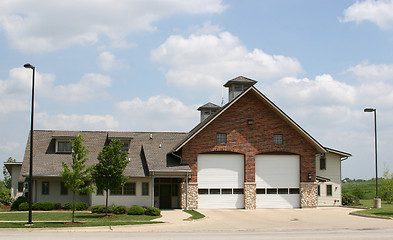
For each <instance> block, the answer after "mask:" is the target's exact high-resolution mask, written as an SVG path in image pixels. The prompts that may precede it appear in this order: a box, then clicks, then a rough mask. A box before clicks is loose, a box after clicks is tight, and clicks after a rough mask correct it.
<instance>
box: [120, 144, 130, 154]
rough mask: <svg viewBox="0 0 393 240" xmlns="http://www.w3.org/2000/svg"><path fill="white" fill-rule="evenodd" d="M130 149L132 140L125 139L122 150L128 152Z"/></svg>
mask: <svg viewBox="0 0 393 240" xmlns="http://www.w3.org/2000/svg"><path fill="white" fill-rule="evenodd" d="M128 149H130V141H124V142H123V147H122V149H121V151H123V152H126V153H128Z"/></svg>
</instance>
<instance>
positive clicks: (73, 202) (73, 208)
mask: <svg viewBox="0 0 393 240" xmlns="http://www.w3.org/2000/svg"><path fill="white" fill-rule="evenodd" d="M72 222H73V223H74V222H75V192H72Z"/></svg>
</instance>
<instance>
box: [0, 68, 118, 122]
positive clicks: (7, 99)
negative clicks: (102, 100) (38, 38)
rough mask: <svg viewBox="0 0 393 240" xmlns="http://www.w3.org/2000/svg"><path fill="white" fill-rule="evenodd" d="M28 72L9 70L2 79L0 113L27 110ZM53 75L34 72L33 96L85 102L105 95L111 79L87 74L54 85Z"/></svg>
mask: <svg viewBox="0 0 393 240" xmlns="http://www.w3.org/2000/svg"><path fill="white" fill-rule="evenodd" d="M31 78H32V73H31V71H29V70H26V69H25V68H13V69H11V70H10V72H9V76H8V78H7V79H5V80H0V113H3V114H5V113H9V112H17V111H25V110H28V109H30V98H31V82H32V79H31ZM55 79H56V78H55V76H54V75H52V74H46V73H40V72H36V81H35V90H36V93H37V94H36V96H40V97H46V98H49V99H51V100H54V101H60V102H63V103H64V102H66V103H76V102H81V101H89V100H92V99H95V98H97V97H102V96H103V95H105V94H106V91H105V89H106V88H107V87H110V86H111V81H112V80H111V78H110V77H108V76H105V75H101V74H94V73H89V74H85V75H84V76H82V78H81V79H80V81H79V82H77V83H70V84H67V85H55Z"/></svg>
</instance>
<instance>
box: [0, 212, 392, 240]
mask: <svg viewBox="0 0 393 240" xmlns="http://www.w3.org/2000/svg"><path fill="white" fill-rule="evenodd" d="M199 211H200V212H202V213H203V214H205V215H206V216H207V217H206V218H205V219H203V220H198V221H191V222H190V221H183V219H186V218H187V217H188V216H189V215H188V214H186V213H184V212H183V211H181V210H172V211H163V212H162V214H163V217H162V218H160V219H158V220H159V221H163V222H165V223H163V224H149V225H134V226H115V227H112V228H111V229H109V227H93V228H59V229H27V230H26V229H25V230H22V229H18V230H9V229H1V230H0V239H12V240H15V239H24V240H25V239H29V240H30V239H39V240H47V239H50V240H52V239H56V240H61V239H67V240H71V239H83V240H89V239H94V240H96V239H157V238H160V239H197V238H198V239H199V240H200V239H201V238H202V239H203V240H208V239H225V240H231V239H393V220H391V219H389V220H387V219H373V218H365V217H358V216H352V215H349V213H350V212H351V211H353V209H348V208H339V207H337V208H314V209H257V210H199Z"/></svg>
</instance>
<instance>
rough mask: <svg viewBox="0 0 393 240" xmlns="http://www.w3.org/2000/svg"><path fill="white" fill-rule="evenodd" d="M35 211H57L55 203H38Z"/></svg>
mask: <svg viewBox="0 0 393 240" xmlns="http://www.w3.org/2000/svg"><path fill="white" fill-rule="evenodd" d="M32 208H33V210H41V211H50V210H53V209H55V204H54V203H53V202H36V203H34V204H33V206H32Z"/></svg>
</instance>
